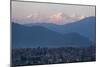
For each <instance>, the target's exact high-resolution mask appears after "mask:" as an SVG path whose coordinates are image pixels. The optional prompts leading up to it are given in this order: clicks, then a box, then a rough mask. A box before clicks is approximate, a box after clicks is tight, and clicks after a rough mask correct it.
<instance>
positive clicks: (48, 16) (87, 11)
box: [12, 1, 95, 24]
mask: <svg viewBox="0 0 100 67" xmlns="http://www.w3.org/2000/svg"><path fill="white" fill-rule="evenodd" d="M89 16H95V6H82V5H81V6H80V5H67V4H66V5H64V4H51V3H49V4H48V3H36V2H17V1H13V2H12V21H17V23H22V24H23V23H35V22H38V23H42V22H48V23H56V24H64V23H70V22H73V21H77V20H81V19H83V18H85V17H89Z"/></svg>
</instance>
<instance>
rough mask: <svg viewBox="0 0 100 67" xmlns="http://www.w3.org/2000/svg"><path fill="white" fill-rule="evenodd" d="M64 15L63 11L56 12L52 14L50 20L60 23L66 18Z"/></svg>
mask: <svg viewBox="0 0 100 67" xmlns="http://www.w3.org/2000/svg"><path fill="white" fill-rule="evenodd" d="M63 15H64V14H63V13H62V12H59V13H55V14H53V15H51V16H50V21H52V22H55V23H59V22H61V21H63V20H64V16H63Z"/></svg>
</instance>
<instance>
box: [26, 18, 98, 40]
mask: <svg viewBox="0 0 100 67" xmlns="http://www.w3.org/2000/svg"><path fill="white" fill-rule="evenodd" d="M25 26H42V27H45V28H48V29H49V30H52V31H56V32H58V33H61V34H66V33H70V32H76V33H79V34H80V35H82V36H85V37H88V38H89V39H90V40H92V41H94V42H95V35H96V17H95V16H91V17H87V18H84V19H82V20H80V21H77V22H73V23H69V24H64V25H57V24H52V23H46V22H44V23H33V24H27V25H25Z"/></svg>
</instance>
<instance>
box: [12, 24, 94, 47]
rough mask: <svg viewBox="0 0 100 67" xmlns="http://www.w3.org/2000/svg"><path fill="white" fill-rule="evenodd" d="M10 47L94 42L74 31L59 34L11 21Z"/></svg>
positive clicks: (82, 45)
mask: <svg viewBox="0 0 100 67" xmlns="http://www.w3.org/2000/svg"><path fill="white" fill-rule="evenodd" d="M12 44H13V45H12V47H13V48H26V47H27V48H28V47H30V48H32V47H39V46H40V47H67V46H70V47H88V46H91V45H94V43H93V42H92V41H91V40H89V39H88V38H87V37H84V36H82V35H80V34H79V33H76V32H70V33H68V34H61V33H58V32H56V31H52V30H50V29H48V28H45V27H42V26H31V27H30V26H24V25H19V24H16V23H12Z"/></svg>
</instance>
